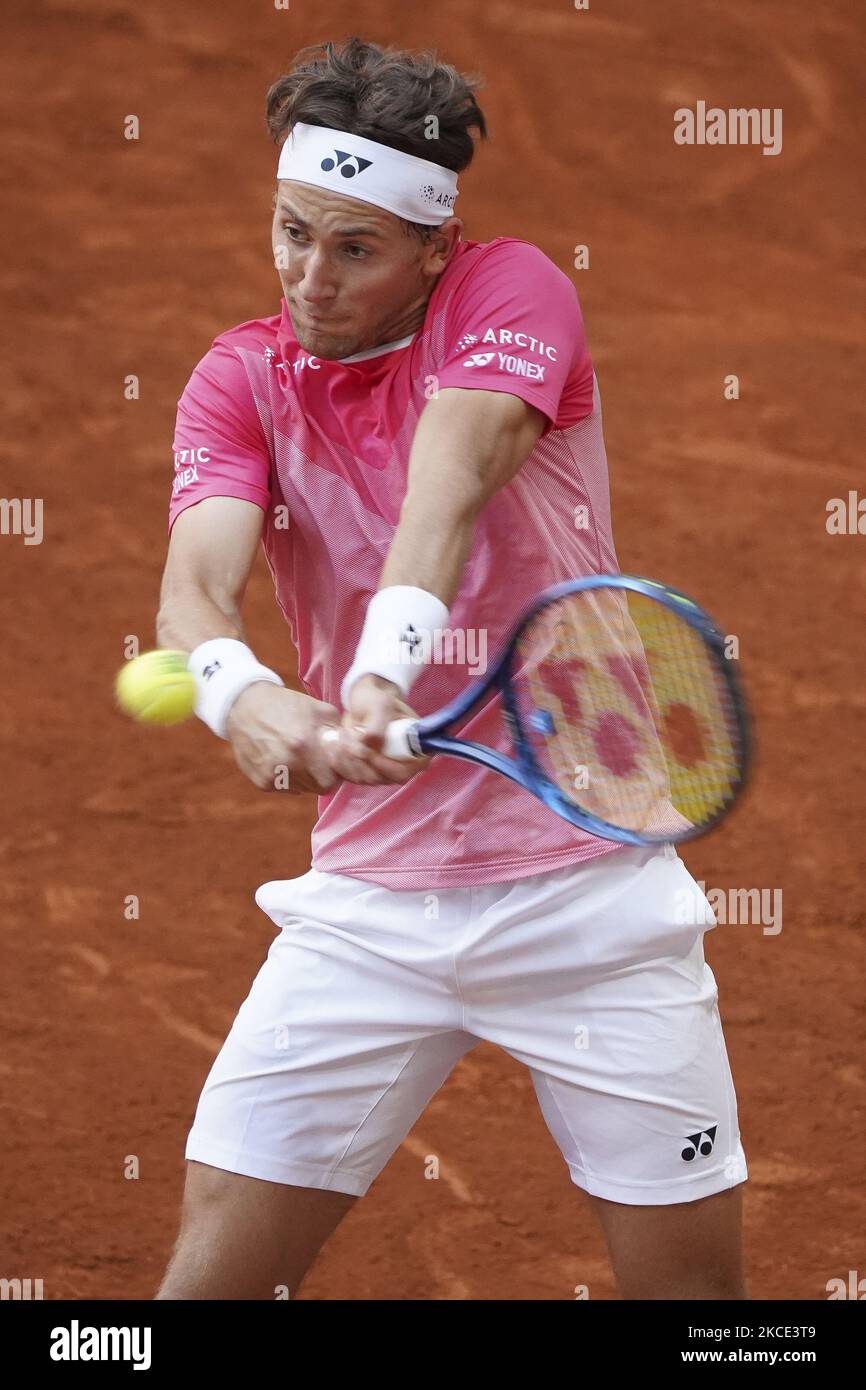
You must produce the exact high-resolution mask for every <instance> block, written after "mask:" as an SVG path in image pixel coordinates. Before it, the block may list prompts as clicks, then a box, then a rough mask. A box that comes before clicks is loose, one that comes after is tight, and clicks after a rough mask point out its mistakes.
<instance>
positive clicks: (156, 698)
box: [114, 651, 195, 724]
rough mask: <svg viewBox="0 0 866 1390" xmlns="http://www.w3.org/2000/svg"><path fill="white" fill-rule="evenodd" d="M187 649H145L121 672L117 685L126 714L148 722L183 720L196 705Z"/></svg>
mask: <svg viewBox="0 0 866 1390" xmlns="http://www.w3.org/2000/svg"><path fill="white" fill-rule="evenodd" d="M187 656H188V653H187V652H171V651H155V652H143V653H142V655H141V656H137V657H135V658H134V659H133V660H132V661H127V663H126V665H125V666H123V667H122V668H121V670H120V671H118V673H117V680H116V681H115V685H114V689H115V692H116V694H117V702H118V704H119V705H120V708H121V709H122V710H123V711H124V713H125V714H128V715H129V716H130V718H132V719H138V720H140V721H141V722H142V723H144V724H179V723H180V722H181V720H183V719H189V717H190V715H191V714H192V713H193V710H194V709H195V678H194V676H193V674H192V672H191V671H189V670H188V669H187V664H186V663H187Z"/></svg>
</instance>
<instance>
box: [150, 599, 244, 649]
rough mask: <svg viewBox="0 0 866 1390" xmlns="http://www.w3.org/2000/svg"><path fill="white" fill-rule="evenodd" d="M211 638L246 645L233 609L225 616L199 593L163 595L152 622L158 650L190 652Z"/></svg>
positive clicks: (222, 611)
mask: <svg viewBox="0 0 866 1390" xmlns="http://www.w3.org/2000/svg"><path fill="white" fill-rule="evenodd" d="M212 637H234V638H235V639H236V641H238V642H244V641H246V638H245V636H244V627H243V623H242V622H241V615H240V613H239V612H238V610H237V609H235V610H234V611H229V612H226V611H224V610H223V609H222V608H221V607H220V606H219V605H218V604H216V603H215V602H214V601H213V599H211V598H209V597H208V595H207V594H205V593H203V592H202V591H201V590H200V589H187V590H178V591H177V592H174V593H171V594H165V595H163V598H162V600H161V602H160V605H159V612H158V614H157V618H156V641H157V645H158V646H160V647H169V648H172V649H173V650H176V651H181V652H192V651H195V649H196V647H198V646H200V645H201V643H202V642H207V641H209V640H210V638H212Z"/></svg>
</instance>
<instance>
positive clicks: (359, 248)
mask: <svg viewBox="0 0 866 1390" xmlns="http://www.w3.org/2000/svg"><path fill="white" fill-rule="evenodd" d="M346 250H347V251H349V252H353V251H358V252H359V253H360V254H359V255H357V256H355V255H350V256H349V259H350V260H352V261H363V260H365V259H366V257H367V256H369V254H370V252H369V251H368V250H367V248H366V246H355V245H352V246H347V247H346Z"/></svg>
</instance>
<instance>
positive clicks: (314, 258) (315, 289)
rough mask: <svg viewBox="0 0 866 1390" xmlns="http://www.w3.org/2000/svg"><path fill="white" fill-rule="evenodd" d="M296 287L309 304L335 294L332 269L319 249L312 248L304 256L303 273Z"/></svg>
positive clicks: (332, 296)
mask: <svg viewBox="0 0 866 1390" xmlns="http://www.w3.org/2000/svg"><path fill="white" fill-rule="evenodd" d="M298 289H299V290H300V292H301V294H302V295H303V297H304V299H306V300H307V302H308V303H309V304H318V303H320V302H323V301H324V300H328V299H333V298H334V296H335V295H336V293H337V286H336V283H335V277H334V274H333V269H332V267H331V265H330V263H329V261H328V260H327V258H326V257H325V256H324V254H323V253H322V252H321V251H320V250H313V251H311V252H310V253H309V255H308V256H306V257H305V258H304V274H303V276H302V278H301V280H300V281H299V283H298Z"/></svg>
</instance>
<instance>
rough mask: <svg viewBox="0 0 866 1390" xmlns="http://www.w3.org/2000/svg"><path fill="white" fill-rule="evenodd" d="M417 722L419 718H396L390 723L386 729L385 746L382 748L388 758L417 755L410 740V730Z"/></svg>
mask: <svg viewBox="0 0 866 1390" xmlns="http://www.w3.org/2000/svg"><path fill="white" fill-rule="evenodd" d="M417 723H418V720H417V719H394V720H393V721H392V722H391V723H390V724H389V725H388V727H387V729H386V730H385V746H384V748H383V750H382V751H383V752H384V754H385V757H386V758H414V757H417V754H416V753H415V750H414V748H413V747H412V745H411V743H410V742H409V730H410V729H412V728H414V726H415V725H416V724H417Z"/></svg>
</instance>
